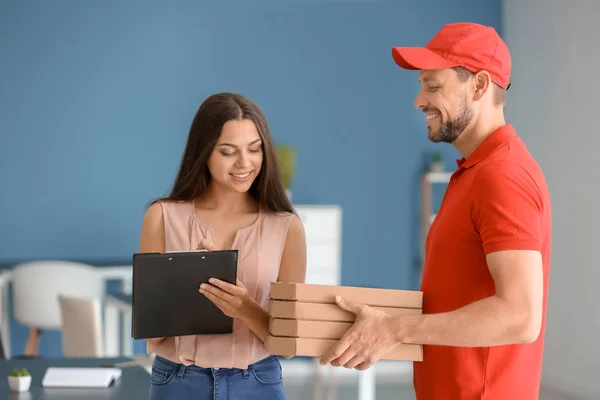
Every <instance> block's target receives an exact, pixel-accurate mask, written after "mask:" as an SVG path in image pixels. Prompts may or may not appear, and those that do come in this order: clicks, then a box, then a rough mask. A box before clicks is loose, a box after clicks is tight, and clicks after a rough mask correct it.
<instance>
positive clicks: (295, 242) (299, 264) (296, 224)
mask: <svg viewBox="0 0 600 400" xmlns="http://www.w3.org/2000/svg"><path fill="white" fill-rule="evenodd" d="M305 279H306V236H305V233H304V225H303V224H302V222H301V221H300V218H298V217H294V218H293V219H292V222H291V224H290V227H289V230H288V234H287V237H286V240H285V245H284V248H283V254H282V255H281V264H280V267H279V276H278V277H277V281H278V282H297V283H304V280H305ZM244 323H245V324H246V325H247V326H248V328H250V330H251V331H252V332H254V334H255V335H256V336H258V338H259V339H260V340H261V341H262V342H263V343H264V341H265V340H266V338H267V335H268V334H269V313H268V312H267V311H266V310H265V309H263V308H262V307H261V306H260V305H259V304H258V303H256V302H255V301H253V302H252V305H251V307H249V313H248V316H247V317H246V318H245V319H244Z"/></svg>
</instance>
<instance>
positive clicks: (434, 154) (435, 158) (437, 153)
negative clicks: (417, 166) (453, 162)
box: [433, 151, 444, 163]
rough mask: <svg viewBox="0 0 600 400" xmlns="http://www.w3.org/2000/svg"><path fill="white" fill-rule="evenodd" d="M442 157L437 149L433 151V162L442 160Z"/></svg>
mask: <svg viewBox="0 0 600 400" xmlns="http://www.w3.org/2000/svg"><path fill="white" fill-rule="evenodd" d="M443 158H444V157H443V156H442V153H440V152H439V151H438V152H435V153H433V162H434V163H439V162H442V160H443Z"/></svg>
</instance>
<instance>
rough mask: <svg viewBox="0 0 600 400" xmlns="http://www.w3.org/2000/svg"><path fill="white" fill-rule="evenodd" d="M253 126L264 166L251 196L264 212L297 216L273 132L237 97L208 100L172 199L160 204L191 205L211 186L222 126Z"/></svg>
mask: <svg viewBox="0 0 600 400" xmlns="http://www.w3.org/2000/svg"><path fill="white" fill-rule="evenodd" d="M243 119H249V120H251V121H252V122H254V125H256V129H257V130H258V134H259V135H260V138H261V139H262V146H263V163H262V168H261V171H260V173H259V175H258V176H257V177H256V179H255V180H254V183H253V184H252V186H251V187H250V194H251V195H252V197H253V198H254V199H256V201H257V202H258V204H259V206H260V207H261V208H264V209H266V210H270V211H273V212H284V211H287V212H291V213H295V211H294V208H293V207H292V203H291V202H290V200H289V198H288V197H287V195H286V193H285V189H284V187H283V183H282V181H281V177H280V175H279V167H278V165H277V157H276V153H275V147H274V145H273V139H272V137H271V132H270V131H269V127H268V125H267V121H266V119H265V117H264V115H263V113H262V111H261V110H260V108H258V106H257V105H256V104H254V103H253V102H252V101H250V100H249V99H247V98H246V97H244V96H242V95H239V94H236V93H218V94H214V95H212V96H210V97H208V98H207V99H206V100H205V101H204V102H203V103H202V105H201V106H200V108H199V109H198V112H197V113H196V116H195V118H194V121H193V122H192V126H191V128H190V132H189V135H188V139H187V144H186V147H185V150H184V153H183V157H182V160H181V165H180V167H179V171H178V173H177V177H176V179H175V183H174V184H173V188H172V190H171V193H170V194H169V196H167V197H165V198H161V199H156V200H154V201H153V202H152V203H155V202H157V201H165V200H166V201H181V200H184V201H190V200H193V199H195V198H197V197H199V196H200V195H202V193H203V192H204V191H205V190H206V188H207V187H208V184H209V182H210V179H211V177H210V171H209V169H208V159H209V157H210V155H211V154H212V152H213V149H214V148H215V146H216V144H217V141H218V140H219V137H220V136H221V131H222V129H223V125H225V123H226V122H228V121H231V120H243Z"/></svg>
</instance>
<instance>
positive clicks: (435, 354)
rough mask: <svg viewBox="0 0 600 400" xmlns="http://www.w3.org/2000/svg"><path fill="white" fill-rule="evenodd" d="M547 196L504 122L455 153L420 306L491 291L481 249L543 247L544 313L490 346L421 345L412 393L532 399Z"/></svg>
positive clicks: (432, 308)
mask: <svg viewBox="0 0 600 400" xmlns="http://www.w3.org/2000/svg"><path fill="white" fill-rule="evenodd" d="M550 244H551V211H550V197H549V194H548V189H547V186H546V181H545V179H544V176H543V174H542V171H541V169H540V168H539V166H538V165H537V163H536V162H535V160H534V159H533V157H532V156H531V154H530V153H529V152H528V150H527V148H526V147H525V144H524V143H523V142H522V141H521V139H520V138H519V137H518V136H517V135H516V133H515V131H514V129H513V127H512V126H511V125H506V126H503V127H502V128H500V129H498V130H497V131H495V132H494V133H492V134H491V135H490V136H488V137H487V138H486V139H485V141H484V142H483V143H482V144H481V145H480V146H479V147H478V148H477V149H476V150H475V151H474V152H473V154H472V155H471V156H470V157H469V158H468V159H467V160H464V159H462V160H459V161H458V170H457V171H456V172H455V173H454V174H453V175H452V178H451V180H450V183H449V185H448V188H447V191H446V194H445V195H444V199H443V201H442V205H441V206H440V210H439V213H438V215H437V216H436V218H435V220H434V222H433V224H432V226H431V229H430V231H429V234H428V237H427V243H426V258H425V269H424V273H423V280H422V284H421V290H422V291H423V313H425V314H431V313H443V312H448V311H453V310H456V309H458V308H460V307H463V306H465V305H467V304H470V303H472V302H475V301H477V300H480V299H483V298H485V297H489V296H492V295H493V294H494V293H495V290H494V282H493V280H492V278H491V275H490V273H489V271H488V267H487V263H486V259H485V257H486V254H488V253H490V252H494V251H498V250H514V249H531V250H538V251H540V252H541V254H542V258H543V268H544V303H543V304H544V308H543V312H544V317H543V320H542V331H541V333H540V336H539V338H538V339H537V341H535V342H533V343H530V344H516V345H509V346H493V347H472V348H462V347H449V346H424V348H423V361H422V362H416V363H414V384H415V391H416V395H417V400H512V399H515V400H517V399H518V400H537V399H538V392H539V386H540V375H541V369H542V351H543V346H544V329H545V326H546V304H547V293H548V290H547V289H548V272H549V267H550Z"/></svg>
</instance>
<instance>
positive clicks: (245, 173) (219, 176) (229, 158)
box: [208, 119, 263, 193]
mask: <svg viewBox="0 0 600 400" xmlns="http://www.w3.org/2000/svg"><path fill="white" fill-rule="evenodd" d="M262 162H263V147H262V141H261V138H260V135H259V134H258V130H257V129H256V126H255V125H254V122H252V121H251V120H249V119H243V120H231V121H228V122H226V123H225V125H223V129H222V130H221V136H220V137H219V140H218V141H217V144H216V146H215V148H214V150H213V152H212V154H211V155H210V157H209V159H208V169H209V171H210V174H211V177H212V183H213V184H217V185H219V186H221V187H223V188H225V189H229V190H232V191H235V192H240V193H242V192H247V191H248V190H250V187H251V186H252V183H253V182H254V180H255V179H256V177H257V176H258V174H259V172H260V169H261V167H262Z"/></svg>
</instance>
